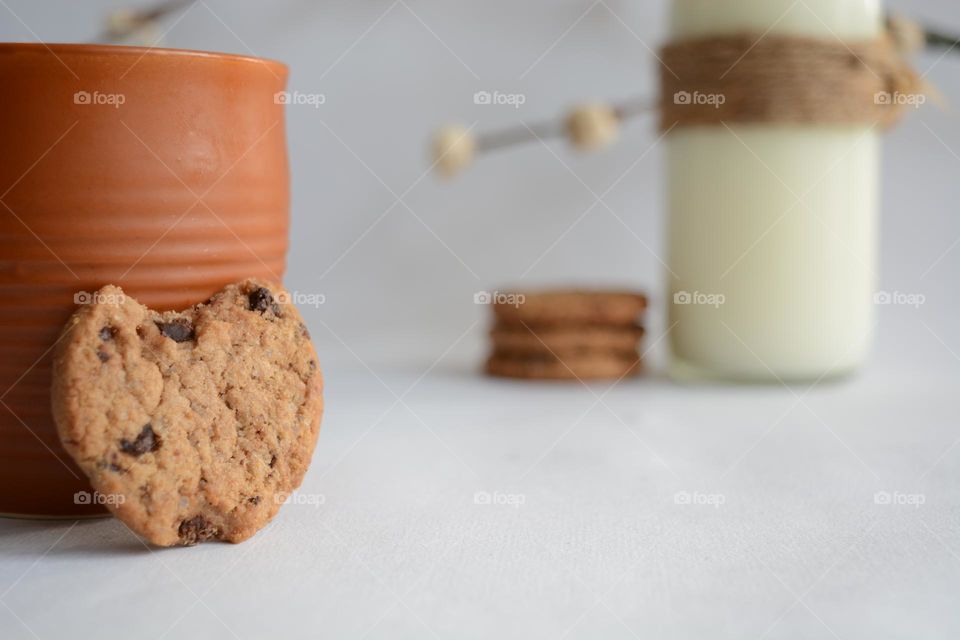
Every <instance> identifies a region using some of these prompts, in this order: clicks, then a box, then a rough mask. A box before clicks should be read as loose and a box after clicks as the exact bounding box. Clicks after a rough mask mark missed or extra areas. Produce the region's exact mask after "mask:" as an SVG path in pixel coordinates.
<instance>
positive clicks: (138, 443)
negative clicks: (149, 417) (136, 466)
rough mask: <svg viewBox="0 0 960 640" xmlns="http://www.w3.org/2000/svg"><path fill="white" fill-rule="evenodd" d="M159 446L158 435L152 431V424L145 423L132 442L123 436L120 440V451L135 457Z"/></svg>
mask: <svg viewBox="0 0 960 640" xmlns="http://www.w3.org/2000/svg"><path fill="white" fill-rule="evenodd" d="M159 448H160V436H158V435H157V434H155V433H154V432H153V425H151V424H149V423H148V424H146V425H144V427H143V429H141V430H140V434H139V435H138V436H137V437H136V439H135V440H133V441H132V442H131V441H130V440H127V439H126V438H124V439H123V440H121V441H120V451H123V452H124V453H126V454H127V455H131V456H133V457H135V458H139V457H140V456H142V455H143V454H145V453H151V452H153V451H156V450H157V449H159Z"/></svg>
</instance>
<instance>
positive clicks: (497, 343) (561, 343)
mask: <svg viewBox="0 0 960 640" xmlns="http://www.w3.org/2000/svg"><path fill="white" fill-rule="evenodd" d="M642 337H643V329H642V328H641V327H639V326H622V327H621V326H609V327H603V326H582V327H577V326H570V327H567V326H558V325H544V326H541V325H529V324H528V325H526V326H523V325H508V324H497V325H496V326H494V328H493V329H492V330H491V331H490V338H491V340H492V342H493V348H494V350H496V351H497V352H499V353H508V354H517V355H525V354H531V355H537V354H557V355H559V356H563V355H567V354H575V353H584V352H588V353H622V352H628V353H629V352H634V353H635V352H636V351H637V347H638V346H639V344H640V339H641V338H642Z"/></svg>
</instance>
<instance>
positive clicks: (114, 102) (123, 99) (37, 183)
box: [0, 43, 289, 515]
mask: <svg viewBox="0 0 960 640" xmlns="http://www.w3.org/2000/svg"><path fill="white" fill-rule="evenodd" d="M286 77H287V69H286V67H285V66H284V65H282V64H280V63H277V62H272V61H268V60H260V59H256V58H249V57H243V56H234V55H223V54H212V53H201V52H194V51H176V50H164V49H142V48H135V47H108V46H86V45H44V44H2V43H0V86H2V87H3V97H2V99H0V140H2V143H3V146H2V153H0V513H5V514H19V515H79V514H85V513H96V512H98V511H101V510H102V507H101V506H100V505H98V504H97V496H95V495H93V494H91V493H89V491H90V489H89V487H88V486H87V483H86V480H85V478H84V477H83V475H82V474H81V473H80V471H79V470H78V469H77V468H76V467H75V466H74V465H73V463H72V462H71V461H70V459H69V458H68V457H67V456H66V454H65V453H64V452H63V451H62V450H61V448H60V444H59V442H58V439H57V434H56V429H55V427H54V424H53V420H52V418H51V414H50V400H49V387H50V352H51V350H52V347H53V345H54V343H55V341H56V340H57V337H58V335H59V331H60V328H61V326H62V325H63V324H64V322H65V321H66V320H67V318H68V317H69V315H70V314H71V312H72V311H73V310H74V309H75V308H76V305H77V304H84V303H88V302H89V301H90V297H91V296H92V294H93V292H95V291H96V290H97V289H98V288H99V287H101V286H103V285H104V284H107V283H114V284H118V285H120V286H121V287H123V289H124V290H125V291H127V292H128V293H129V294H131V295H133V296H135V297H136V298H137V299H138V300H140V301H141V302H143V303H144V304H147V305H148V306H151V307H154V308H157V309H174V308H183V307H186V306H189V305H191V304H194V303H197V302H201V301H203V300H205V299H206V298H207V297H209V296H210V294H212V293H213V292H215V291H216V290H218V289H219V288H220V287H221V286H222V285H224V284H226V283H228V282H232V281H236V280H239V279H241V278H244V277H247V276H257V277H262V278H266V279H271V280H280V279H281V276H282V275H283V271H284V266H285V257H286V250H287V229H288V224H289V176H288V169H287V155H286V141H285V129H284V107H283V105H284V103H285V102H286V101H285V100H284V99H283V93H282V92H283V91H284V88H285V85H286Z"/></svg>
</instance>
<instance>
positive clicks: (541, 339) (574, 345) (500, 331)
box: [486, 290, 647, 380]
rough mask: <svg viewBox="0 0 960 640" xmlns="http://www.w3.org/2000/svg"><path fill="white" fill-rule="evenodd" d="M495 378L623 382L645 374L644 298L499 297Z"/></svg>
mask: <svg viewBox="0 0 960 640" xmlns="http://www.w3.org/2000/svg"><path fill="white" fill-rule="evenodd" d="M490 302H491V308H492V309H493V315H494V326H493V329H492V330H491V332H490V337H491V341H492V352H491V354H490V357H489V358H488V359H487V363H486V371H487V373H488V374H489V375H492V376H499V377H505V378H522V379H528V380H578V379H579V380H601V379H619V378H623V377H625V376H628V375H635V374H637V373H639V372H640V369H641V366H640V343H641V339H642V338H643V333H644V330H643V327H642V325H641V319H642V316H643V313H644V311H645V310H646V307H647V300H646V298H645V297H644V296H643V295H642V294H639V293H630V292H621V291H579V290H565V291H545V292H539V293H508V294H505V293H498V294H496V296H494V297H493V299H492V300H491V301H490Z"/></svg>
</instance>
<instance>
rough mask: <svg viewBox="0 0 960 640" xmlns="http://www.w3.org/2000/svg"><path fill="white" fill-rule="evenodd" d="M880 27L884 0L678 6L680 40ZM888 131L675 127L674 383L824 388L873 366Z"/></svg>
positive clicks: (850, 36)
mask: <svg viewBox="0 0 960 640" xmlns="http://www.w3.org/2000/svg"><path fill="white" fill-rule="evenodd" d="M882 22H883V13H882V7H881V2H880V0H804V2H801V3H795V2H793V0H673V15H672V35H673V38H674V39H677V40H679V39H686V38H695V37H701V36H711V35H725V34H742V33H747V32H748V33H755V34H758V35H759V34H764V33H767V34H770V35H774V34H789V35H807V36H818V37H822V38H827V39H834V38H841V39H844V40H849V41H855V40H867V39H871V38H875V37H877V36H879V35H880V33H881V28H882ZM813 71H815V70H813ZM879 136H880V134H879V132H878V131H877V130H876V129H875V128H871V127H870V126H869V125H863V126H821V125H810V126H800V125H774V124H755V125H754V124H749V125H744V124H735V125H729V127H728V126H725V125H722V124H720V125H716V126H697V127H677V128H676V129H674V130H673V131H671V132H670V134H669V135H668V136H667V149H668V150H667V156H668V163H669V170H668V173H669V186H668V198H669V225H668V228H669V231H668V234H669V238H668V251H669V255H668V259H667V263H668V265H669V270H670V274H669V278H670V287H669V290H670V295H671V299H670V300H669V302H670V310H671V311H670V316H671V318H670V324H671V325H673V329H672V330H671V334H670V342H671V347H672V360H671V374H672V375H673V376H674V377H676V378H679V379H687V380H690V379H694V380H697V379H715V380H740V381H802V380H808V381H813V380H819V379H823V378H828V377H835V376H840V375H843V374H846V373H849V372H851V371H852V370H854V369H856V368H857V367H858V366H859V365H860V364H861V363H862V362H863V360H864V358H865V357H866V355H867V352H868V350H869V346H870V343H871V334H872V330H873V326H874V304H873V292H874V289H875V280H876V277H875V276H876V269H877V264H876V263H877V244H878V238H877V224H878V220H877V219H878V200H879V198H878V190H879V171H880V162H879V154H880V140H879Z"/></svg>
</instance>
